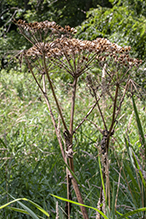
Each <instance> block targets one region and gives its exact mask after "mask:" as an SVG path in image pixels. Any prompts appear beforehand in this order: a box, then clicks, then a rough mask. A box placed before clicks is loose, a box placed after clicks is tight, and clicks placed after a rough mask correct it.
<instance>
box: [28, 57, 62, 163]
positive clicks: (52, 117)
mask: <svg viewBox="0 0 146 219" xmlns="http://www.w3.org/2000/svg"><path fill="white" fill-rule="evenodd" d="M24 55H25V59H26V61H27V64H28V68H29V70H30V72H31V74H32V76H33V78H34V80H35V82H36V84H37V85H38V87H39V88H40V90H41V92H42V94H43V95H44V97H45V100H46V104H47V106H48V109H49V112H50V116H51V119H52V123H53V125H54V128H55V132H56V136H57V139H58V143H59V146H60V150H61V153H62V157H63V159H64V161H65V162H66V158H65V152H64V149H63V145H62V142H61V138H60V135H59V133H58V129H57V124H56V122H55V118H54V115H53V112H52V109H51V105H50V102H49V100H48V97H47V94H46V93H45V92H44V91H43V89H42V87H41V85H40V84H39V82H38V80H37V78H36V77H35V74H34V72H33V70H32V67H31V65H30V62H29V60H28V58H27V56H26V54H24Z"/></svg>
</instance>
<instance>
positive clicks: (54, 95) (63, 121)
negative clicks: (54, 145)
mask: <svg viewBox="0 0 146 219" xmlns="http://www.w3.org/2000/svg"><path fill="white" fill-rule="evenodd" d="M43 62H44V68H45V73H46V75H47V78H48V81H49V84H50V88H51V90H52V94H53V97H54V100H55V102H56V106H57V109H58V112H59V115H60V117H61V120H62V123H63V126H64V128H65V130H68V129H67V126H66V123H65V120H64V118H63V114H62V112H61V108H60V105H59V103H58V100H57V97H56V94H55V91H54V88H53V85H52V82H51V79H50V76H49V73H48V69H47V65H46V61H45V54H43Z"/></svg>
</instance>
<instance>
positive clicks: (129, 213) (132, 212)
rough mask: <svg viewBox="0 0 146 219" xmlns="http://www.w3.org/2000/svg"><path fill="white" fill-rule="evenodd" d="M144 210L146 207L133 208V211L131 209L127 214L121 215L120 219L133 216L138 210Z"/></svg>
mask: <svg viewBox="0 0 146 219" xmlns="http://www.w3.org/2000/svg"><path fill="white" fill-rule="evenodd" d="M143 211H146V208H138V209H136V210H133V211H130V212H128V213H126V214H123V215H122V216H121V217H119V218H118V219H122V218H125V217H128V216H131V215H134V214H136V213H138V212H143Z"/></svg>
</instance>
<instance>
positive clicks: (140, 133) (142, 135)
mask: <svg viewBox="0 0 146 219" xmlns="http://www.w3.org/2000/svg"><path fill="white" fill-rule="evenodd" d="M132 103H133V108H134V113H135V117H136V122H137V127H138V132H139V135H140V139H139V140H140V142H141V144H142V145H144V147H145V155H146V143H145V138H144V132H143V128H142V125H141V122H140V118H139V114H138V110H137V107H136V104H135V101H134V97H133V96H132Z"/></svg>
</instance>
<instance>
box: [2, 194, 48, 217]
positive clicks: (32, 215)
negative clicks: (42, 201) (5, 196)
mask: <svg viewBox="0 0 146 219" xmlns="http://www.w3.org/2000/svg"><path fill="white" fill-rule="evenodd" d="M10 196H11V195H10ZM11 197H12V196H11ZM12 198H13V197H12ZM21 200H22V201H28V202H30V203H31V204H32V205H34V206H35V207H36V208H37V209H38V210H39V211H41V212H42V213H43V214H45V215H46V216H48V217H49V214H48V213H47V212H46V211H45V210H44V209H43V208H42V207H41V206H39V205H38V204H36V203H35V202H33V201H31V200H29V199H27V198H18V199H14V200H13V201H11V202H8V203H6V204H4V205H2V206H0V209H2V208H5V207H7V206H8V205H10V204H12V203H15V202H18V204H19V205H21V207H22V208H24V210H25V211H26V212H28V214H29V215H30V216H31V217H32V218H34V219H38V217H37V215H36V214H35V213H34V212H33V211H32V210H31V209H29V208H28V207H27V206H26V205H24V204H22V203H21V202H20V201H21Z"/></svg>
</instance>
